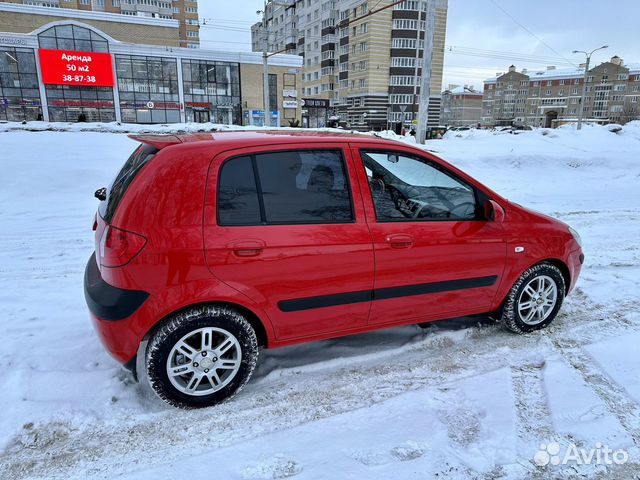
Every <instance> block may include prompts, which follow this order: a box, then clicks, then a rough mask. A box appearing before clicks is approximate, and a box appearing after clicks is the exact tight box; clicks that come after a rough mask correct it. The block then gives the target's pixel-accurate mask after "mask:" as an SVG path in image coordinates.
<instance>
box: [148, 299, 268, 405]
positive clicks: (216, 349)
mask: <svg viewBox="0 0 640 480" xmlns="http://www.w3.org/2000/svg"><path fill="white" fill-rule="evenodd" d="M257 360H258V340H257V337H256V333H255V331H254V329H253V327H252V326H251V324H250V323H249V322H248V321H247V319H246V318H244V317H243V316H242V315H241V314H240V313H239V312H237V311H236V310H234V309H232V308H229V307H226V306H216V305H208V306H202V307H194V308H190V309H188V310H185V311H182V312H179V313H176V314H174V315H173V316H171V317H169V318H168V319H167V320H166V321H165V322H164V323H163V325H162V326H161V327H160V328H159V329H158V330H157V331H156V332H155V333H154V334H153V336H152V337H151V339H150V340H149V344H148V346H147V352H146V362H145V363H146V373H147V377H148V380H149V385H150V386H151V388H152V389H153V391H154V392H155V393H156V395H157V396H158V397H160V398H161V399H162V400H164V401H166V402H167V403H169V404H171V405H173V406H176V407H179V408H202V407H209V406H212V405H216V404H218V403H221V402H223V401H225V400H227V399H229V398H230V397H231V396H233V395H234V394H236V393H238V391H240V389H241V388H242V387H243V386H244V385H245V384H246V383H247V381H248V380H249V378H250V377H251V374H252V373H253V370H254V369H255V366H256V363H257Z"/></svg>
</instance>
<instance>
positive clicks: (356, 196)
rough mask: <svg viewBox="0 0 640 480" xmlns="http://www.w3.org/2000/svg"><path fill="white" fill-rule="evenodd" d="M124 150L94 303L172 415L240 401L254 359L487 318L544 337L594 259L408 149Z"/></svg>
mask: <svg viewBox="0 0 640 480" xmlns="http://www.w3.org/2000/svg"><path fill="white" fill-rule="evenodd" d="M132 138H134V139H135V140H137V141H140V142H142V144H141V145H140V146H139V148H138V149H136V151H135V152H134V153H133V154H132V155H131V157H130V158H129V159H128V160H127V162H126V163H125V165H124V166H123V168H122V170H121V171H120V172H119V173H118V175H117V176H116V178H115V179H114V181H113V182H112V184H111V186H110V187H109V188H106V189H100V190H98V191H97V192H96V196H97V197H98V198H99V199H100V200H101V203H100V207H99V209H98V214H97V215H96V222H95V224H94V230H95V232H96V251H95V254H94V255H93V256H92V257H91V259H90V260H89V263H88V265H87V269H86V274H85V297H86V300H87V304H88V306H89V310H90V311H91V316H92V318H93V323H94V325H95V328H96V330H97V332H98V334H99V335H100V338H101V339H102V342H103V343H104V345H105V346H106V348H107V350H109V352H110V353H111V354H112V355H113V356H114V357H115V358H116V359H117V360H118V361H119V362H121V363H123V364H126V365H127V366H128V367H129V368H131V369H133V370H134V371H135V370H136V369H137V371H138V373H143V372H146V374H147V376H148V379H149V382H150V384H151V386H152V387H153V389H154V390H155V392H156V393H157V394H158V395H159V396H160V397H161V398H163V399H165V400H166V401H168V402H169V403H171V404H173V405H176V406H181V407H201V406H208V405H213V404H215V403H218V402H220V401H222V400H224V399H225V398H227V397H229V396H230V395H232V394H233V393H235V392H237V391H238V389H239V388H240V387H242V385H244V384H245V383H246V382H247V380H248V379H249V377H250V376H251V373H252V371H253V369H254V367H255V365H256V361H257V358H258V349H259V347H265V348H273V347H281V346H284V345H291V344H295V343H301V342H308V341H313V340H319V339H324V338H330V337H338V336H342V335H350V334H354V333H360V332H365V331H369V330H374V329H381V328H389V327H393V326H398V325H406V324H416V323H423V322H430V321H433V320H439V319H444V318H451V317H458V316H466V315H474V314H485V313H486V314H491V315H494V316H495V317H496V318H498V319H499V320H500V321H501V322H502V324H503V325H504V326H505V327H507V328H508V329H510V330H512V331H514V332H518V333H523V332H530V331H532V330H536V329H539V328H542V327H545V326H546V325H548V324H549V323H550V322H551V321H552V320H553V319H554V317H555V316H556V314H557V313H558V310H559V309H560V306H561V304H562V300H563V298H564V296H565V295H566V294H567V293H568V292H570V291H571V289H572V288H573V286H574V284H575V282H576V279H577V277H578V274H579V273H580V268H581V264H582V262H583V260H584V256H583V254H582V251H581V248H580V239H579V237H578V235H577V233H576V232H574V231H573V230H572V229H571V228H569V227H568V226H567V225H565V224H564V223H561V222H559V221H557V220H554V219H552V218H549V217H547V216H544V215H541V214H539V213H535V212H532V211H530V210H527V209H525V208H523V207H521V206H519V205H515V204H513V203H511V202H509V201H508V200H505V199H504V198H502V197H500V196H499V195H498V194H496V193H495V192H493V191H491V190H490V189H488V188H487V187H485V186H484V185H481V184H480V183H478V182H477V181H475V180H474V179H473V178H471V177H469V176H468V175H466V174H465V173H463V172H461V171H460V170H458V169H457V168H455V167H453V166H451V165H449V164H448V163H446V162H444V161H443V160H441V159H439V158H437V157H435V156H433V155H431V154H429V153H427V152H425V151H424V150H420V149H418V148H414V147H411V146H409V145H406V144H404V143H399V142H394V141H389V140H383V139H380V138H375V137H369V136H362V135H340V134H329V133H318V132H308V133H299V132H296V133H290V132H287V133H284V132H248V131H242V132H225V133H213V134H210V133H207V134H196V135H184V136H182V135H178V136H174V135H149V136H134V137H132Z"/></svg>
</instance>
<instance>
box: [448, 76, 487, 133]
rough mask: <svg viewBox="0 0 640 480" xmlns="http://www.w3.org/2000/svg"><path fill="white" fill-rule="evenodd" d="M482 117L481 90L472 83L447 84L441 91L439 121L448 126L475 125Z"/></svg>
mask: <svg viewBox="0 0 640 480" xmlns="http://www.w3.org/2000/svg"><path fill="white" fill-rule="evenodd" d="M481 118H482V92H480V91H478V90H475V89H474V88H473V85H449V88H448V89H447V90H445V91H444V92H442V105H441V108H440V123H442V125H446V126H448V127H468V126H477V125H478V124H479V123H480V120H481Z"/></svg>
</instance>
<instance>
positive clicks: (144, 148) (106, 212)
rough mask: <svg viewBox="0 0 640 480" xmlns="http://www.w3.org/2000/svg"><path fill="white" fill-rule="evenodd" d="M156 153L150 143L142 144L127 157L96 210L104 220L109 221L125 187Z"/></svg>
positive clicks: (127, 186)
mask: <svg viewBox="0 0 640 480" xmlns="http://www.w3.org/2000/svg"><path fill="white" fill-rule="evenodd" d="M156 153H158V149H156V148H154V147H152V146H151V145H147V144H142V145H140V146H139V147H138V148H137V149H136V150H135V151H134V152H133V153H132V154H131V156H130V157H129V158H128V159H127V161H126V162H125V164H124V165H123V166H122V169H121V170H120V172H118V175H116V178H114V180H113V182H111V185H109V187H108V188H107V198H106V200H105V201H103V202H100V207H99V208H98V211H99V212H100V216H101V217H102V218H103V219H104V220H105V222H107V223H111V219H112V218H113V215H114V214H115V213H116V209H117V208H118V205H119V204H120V201H121V200H122V198H123V197H124V194H125V192H126V191H127V188H129V185H131V182H133V179H134V178H136V176H137V175H138V173H139V172H140V170H142V167H144V166H145V165H146V164H147V163H149V161H150V160H151V159H152V158H153V157H154V155H155V154H156Z"/></svg>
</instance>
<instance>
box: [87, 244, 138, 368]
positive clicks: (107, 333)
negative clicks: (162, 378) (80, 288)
mask: <svg viewBox="0 0 640 480" xmlns="http://www.w3.org/2000/svg"><path fill="white" fill-rule="evenodd" d="M84 297H85V300H86V302H87V306H88V307H89V311H90V313H91V320H92V323H93V327H94V329H95V331H96V333H97V334H98V336H99V337H100V340H101V341H102V344H103V345H104V346H105V348H106V349H107V350H108V351H109V353H110V354H111V355H112V356H113V357H114V358H115V359H116V360H118V361H119V362H120V363H123V364H126V363H128V362H130V361H131V360H132V353H131V352H132V351H133V355H135V351H136V347H137V346H136V347H134V345H129V343H131V340H132V338H135V335H132V334H131V333H132V332H130V331H129V330H130V324H131V322H130V321H127V320H129V319H131V317H132V316H133V315H134V314H135V313H136V312H137V311H138V310H139V309H140V307H142V305H143V304H144V303H145V302H146V300H147V299H148V298H149V294H148V293H147V292H143V291H139V290H124V289H121V288H116V287H114V286H112V285H109V284H108V283H107V282H105V281H104V280H103V279H102V275H101V274H100V270H99V269H98V264H97V263H96V256H95V253H94V254H93V255H92V256H91V258H89V261H88V262H87V267H86V269H85V274H84Z"/></svg>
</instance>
